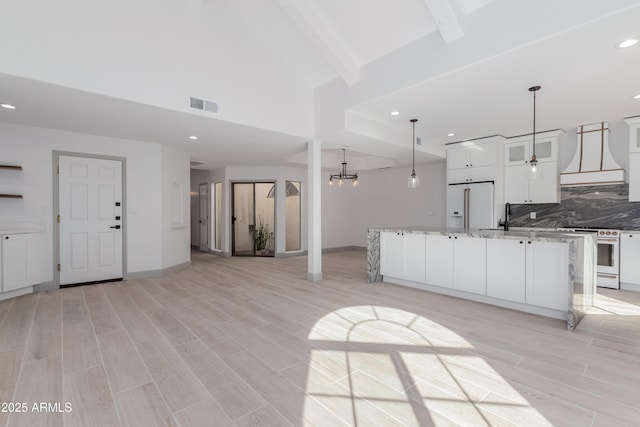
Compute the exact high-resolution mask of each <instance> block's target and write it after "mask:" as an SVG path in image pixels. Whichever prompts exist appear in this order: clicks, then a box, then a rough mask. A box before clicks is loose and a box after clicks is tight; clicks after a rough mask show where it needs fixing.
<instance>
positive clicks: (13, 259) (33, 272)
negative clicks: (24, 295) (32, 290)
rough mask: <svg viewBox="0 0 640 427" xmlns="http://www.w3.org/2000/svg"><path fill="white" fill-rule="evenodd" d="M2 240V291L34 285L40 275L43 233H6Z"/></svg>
mask: <svg viewBox="0 0 640 427" xmlns="http://www.w3.org/2000/svg"><path fill="white" fill-rule="evenodd" d="M0 239H1V240H2V292H9V291H13V290H16V289H20V288H24V287H27V286H33V285H36V284H38V283H40V282H41V281H42V279H41V277H40V271H41V267H40V264H41V260H40V251H41V247H42V243H41V233H23V234H6V235H2V236H0Z"/></svg>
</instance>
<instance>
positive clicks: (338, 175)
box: [329, 148, 358, 187]
mask: <svg viewBox="0 0 640 427" xmlns="http://www.w3.org/2000/svg"><path fill="white" fill-rule="evenodd" d="M346 151H347V150H346V149H345V148H343V149H342V171H341V172H340V173H334V174H331V175H329V187H333V179H334V178H335V179H337V180H338V187H342V183H343V180H345V179H352V180H353V183H352V184H351V185H352V186H354V187H356V186H357V185H358V174H357V173H354V174H349V173H347V160H346V159H347V155H346Z"/></svg>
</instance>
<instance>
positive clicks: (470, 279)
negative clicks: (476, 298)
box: [453, 236, 487, 295]
mask: <svg viewBox="0 0 640 427" xmlns="http://www.w3.org/2000/svg"><path fill="white" fill-rule="evenodd" d="M453 259H454V264H453V288H454V289H458V290H460V291H465V292H471V293H474V294H482V295H485V294H486V292H487V239H484V238H479V237H457V236H456V237H454V239H453Z"/></svg>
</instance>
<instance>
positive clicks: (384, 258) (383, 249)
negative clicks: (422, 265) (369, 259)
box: [380, 231, 404, 277]
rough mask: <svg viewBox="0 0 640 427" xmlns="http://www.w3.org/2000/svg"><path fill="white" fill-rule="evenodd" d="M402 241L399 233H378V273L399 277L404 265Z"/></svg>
mask: <svg viewBox="0 0 640 427" xmlns="http://www.w3.org/2000/svg"><path fill="white" fill-rule="evenodd" d="M403 258H404V242H403V239H402V236H401V235H400V233H399V232H398V233H396V232H386V231H383V232H381V233H380V274H382V275H383V276H391V277H400V276H402V274H403V273H402V268H403V266H404V259H403Z"/></svg>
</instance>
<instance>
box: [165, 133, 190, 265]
mask: <svg viewBox="0 0 640 427" xmlns="http://www.w3.org/2000/svg"><path fill="white" fill-rule="evenodd" d="M161 153H162V172H161V175H162V180H161V184H162V209H161V211H160V212H161V213H162V266H163V268H167V267H171V266H175V265H181V264H184V263H188V262H189V261H190V260H191V244H190V234H191V232H190V230H191V224H190V222H191V215H190V214H189V212H190V210H191V204H190V200H189V190H190V187H191V186H190V177H189V155H188V154H187V153H185V152H183V151H179V150H176V149H174V148H171V147H167V146H164V145H162V146H161Z"/></svg>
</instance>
